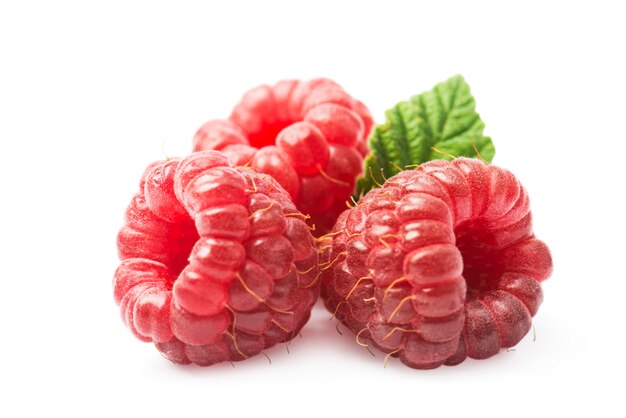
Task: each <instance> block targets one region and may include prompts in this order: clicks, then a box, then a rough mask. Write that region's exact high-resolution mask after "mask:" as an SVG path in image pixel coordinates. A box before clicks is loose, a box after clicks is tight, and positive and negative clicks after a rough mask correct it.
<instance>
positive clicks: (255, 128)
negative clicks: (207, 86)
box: [193, 78, 373, 235]
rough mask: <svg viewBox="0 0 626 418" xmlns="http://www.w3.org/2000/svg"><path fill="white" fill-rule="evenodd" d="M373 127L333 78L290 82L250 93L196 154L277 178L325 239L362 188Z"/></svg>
mask: <svg viewBox="0 0 626 418" xmlns="http://www.w3.org/2000/svg"><path fill="white" fill-rule="evenodd" d="M372 124H373V121H372V117H371V116H370V113H369V111H368V110H367V108H366V107H365V105H364V104H363V103H361V102H359V101H358V100H355V99H353V98H352V97H350V96H349V95H348V94H347V93H346V92H345V91H344V90H343V89H342V88H341V87H340V86H339V85H337V84H336V83H334V82H333V81H331V80H328V79H323V78H320V79H314V80H310V81H297V80H284V81H280V82H278V83H277V84H275V85H274V86H260V87H257V88H254V89H252V90H250V91H249V92H248V93H246V94H245V95H244V96H243V99H242V100H241V102H240V103H239V104H238V105H237V106H235V109H234V110H233V112H232V114H231V115H230V119H229V120H211V121H209V122H207V123H206V124H204V125H203V126H202V127H201V128H200V129H199V130H198V132H197V133H196V135H195V136H194V139H193V149H194V151H201V150H208V149H214V150H219V151H222V152H223V153H224V154H226V155H227V156H228V157H229V159H230V160H231V163H232V164H233V165H236V166H237V165H241V166H243V165H251V166H252V167H253V168H255V169H256V170H258V171H260V172H263V173H266V174H270V175H271V176H273V177H274V178H275V179H276V180H278V182H279V183H280V184H281V185H282V186H283V187H284V188H285V190H287V191H288V192H289V194H290V196H291V197H292V199H293V201H294V202H295V203H296V206H297V207H298V209H299V210H301V211H302V212H304V213H307V214H309V215H310V216H311V219H310V220H309V223H310V224H311V225H315V226H316V232H315V233H316V234H318V235H321V234H324V233H326V232H328V231H329V230H330V229H331V228H332V226H333V225H334V223H335V221H336V220H337V216H338V215H339V214H340V213H341V212H342V211H343V210H344V209H345V202H346V200H347V199H349V197H350V194H351V193H352V191H353V190H354V183H355V181H356V178H357V177H358V176H359V175H360V174H361V172H362V170H363V156H364V155H365V154H366V153H367V145H366V139H367V136H368V134H369V132H370V130H371V128H372Z"/></svg>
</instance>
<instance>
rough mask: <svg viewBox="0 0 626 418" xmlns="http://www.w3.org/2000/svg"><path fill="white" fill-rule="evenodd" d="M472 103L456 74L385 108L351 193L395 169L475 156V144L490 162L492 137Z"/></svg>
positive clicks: (374, 183)
mask: <svg viewBox="0 0 626 418" xmlns="http://www.w3.org/2000/svg"><path fill="white" fill-rule="evenodd" d="M475 107H476V102H475V100H474V97H472V94H471V93H470V88H469V85H468V84H467V83H466V82H465V79H464V78H463V77H462V76H460V75H457V76H454V77H452V78H450V79H448V80H446V81H445V82H443V83H439V84H437V85H436V86H435V88H433V89H432V90H430V91H427V92H424V93H422V94H418V95H417V96H413V97H411V98H410V99H409V100H408V101H405V102H400V103H398V104H397V105H396V106H395V107H393V108H391V109H389V110H388V111H387V112H386V113H385V116H386V122H385V123H384V124H382V125H376V126H375V127H374V129H373V130H372V133H371V135H370V138H369V145H370V150H371V154H370V155H369V156H368V157H367V158H366V159H365V174H364V176H363V177H361V178H359V180H358V181H357V190H356V196H355V198H359V197H360V196H362V195H363V194H365V193H367V192H368V191H369V190H370V189H372V188H373V187H376V186H377V184H382V183H384V181H385V178H389V177H391V176H393V175H394V174H396V173H398V172H399V171H400V168H402V169H404V168H408V167H412V168H414V167H416V166H417V165H419V164H422V163H424V162H426V161H430V160H436V159H443V160H451V159H452V158H453V157H478V155H477V153H476V149H478V152H479V153H480V157H482V159H483V160H485V161H488V162H491V160H492V159H493V156H494V154H495V152H496V150H495V148H494V146H493V143H492V142H491V138H489V137H487V136H483V130H484V129H485V124H484V122H483V121H482V120H481V119H480V116H479V115H478V113H476V110H475ZM474 146H475V147H476V149H474ZM433 148H435V149H436V150H434V149H433ZM437 150H438V151H439V152H438V151H437ZM381 170H382V173H381ZM383 174H384V176H383Z"/></svg>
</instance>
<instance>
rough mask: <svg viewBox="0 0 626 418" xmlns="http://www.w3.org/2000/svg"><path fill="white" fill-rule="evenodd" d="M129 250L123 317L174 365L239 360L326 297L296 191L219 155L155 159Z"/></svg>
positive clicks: (289, 331)
mask: <svg viewBox="0 0 626 418" xmlns="http://www.w3.org/2000/svg"><path fill="white" fill-rule="evenodd" d="M118 252H119V256H120V259H121V260H122V262H121V265H120V266H119V267H118V268H117V270H116V272H115V275H114V281H113V287H114V297H115V301H116V303H117V304H119V305H120V309H121V314H122V319H123V320H124V322H125V323H126V325H127V326H128V327H129V328H130V330H131V331H132V333H133V334H134V335H135V336H136V337H137V338H139V339H140V340H142V341H146V342H150V341H151V342H154V343H155V345H156V347H157V348H158V350H159V351H160V352H161V353H162V354H163V355H164V356H165V357H166V358H168V359H170V360H171V361H173V362H175V363H182V364H187V363H195V364H198V365H201V366H209V365H211V364H214V363H218V362H222V361H239V360H243V359H245V358H248V357H250V356H253V355H255V354H258V353H260V352H261V351H262V350H264V349H266V348H269V347H271V346H273V345H275V344H276V343H279V342H286V341H289V340H291V339H292V338H293V337H294V336H295V335H297V334H298V333H299V332H300V329H301V328H302V327H303V326H304V324H305V323H306V322H307V320H308V319H309V316H310V312H311V308H312V306H313V304H314V303H315V301H316V299H317V296H318V294H319V280H318V253H317V251H316V248H315V239H314V238H313V236H312V235H311V232H310V229H309V226H308V225H307V224H306V223H305V221H304V216H303V215H302V214H301V213H300V212H298V210H297V209H296V207H295V206H294V204H293V203H292V202H291V199H290V197H289V195H288V194H287V192H285V190H284V189H283V188H282V187H281V186H280V185H279V184H278V183H277V182H276V181H275V180H274V179H273V178H272V177H270V176H268V175H265V174H261V173H257V172H256V171H254V170H251V169H245V168H234V167H232V166H230V164H229V162H228V159H227V157H226V156H224V155H223V154H221V153H219V152H217V151H206V152H200V153H195V154H192V155H191V156H190V157H187V158H185V159H184V160H180V159H169V160H166V161H159V162H156V163H153V164H152V165H150V166H149V167H148V169H147V170H146V172H145V173H144V175H143V177H142V180H141V182H140V190H139V193H137V195H136V196H135V197H134V198H133V200H132V202H131V204H130V205H129V207H128V209H127V212H126V221H125V225H124V226H123V227H122V229H121V230H120V232H119V234H118Z"/></svg>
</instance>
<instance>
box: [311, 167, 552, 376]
mask: <svg viewBox="0 0 626 418" xmlns="http://www.w3.org/2000/svg"><path fill="white" fill-rule="evenodd" d="M320 241H321V244H322V247H321V248H320V250H322V249H324V250H325V260H326V263H325V264H322V266H321V267H322V270H323V271H324V274H323V275H322V296H323V297H324V299H325V303H326V306H327V308H328V309H329V310H330V311H332V312H334V313H335V315H336V316H337V318H339V319H340V320H341V321H342V322H343V323H344V324H345V325H346V326H347V327H348V328H350V329H351V330H352V331H353V332H355V333H357V334H358V335H357V341H366V340H369V341H371V342H372V343H373V344H374V345H375V346H376V347H378V348H379V349H380V350H382V351H384V352H386V353H389V355H393V356H399V357H400V360H401V361H402V362H403V363H405V364H406V365H408V366H410V367H414V368H420V369H426V368H434V367H438V366H440V365H441V364H444V363H445V364H448V365H453V364H458V363H460V362H462V361H463V360H464V359H465V358H466V357H467V356H469V357H472V358H476V359H482V358H487V357H490V356H493V355H494V354H496V353H498V351H499V350H500V349H501V348H506V347H512V346H514V345H515V344H517V343H518V342H519V341H520V340H521V339H522V337H523V336H524V335H526V333H527V332H528V330H529V329H530V326H531V317H532V316H534V315H535V313H536V312H537V309H538V307H539V305H540V304H541V301H542V298H543V295H542V291H541V286H540V284H539V283H540V282H541V281H543V280H545V279H547V278H548V277H549V276H550V274H551V271H552V260H551V257H550V252H549V250H548V247H547V246H546V245H545V244H544V243H543V242H541V241H539V240H538V239H536V238H535V236H534V234H533V231H532V222H531V214H530V206H529V201H528V195H527V193H526V190H525V189H524V188H523V187H522V186H521V185H520V183H519V181H518V180H517V179H516V178H515V177H514V176H513V175H512V174H511V173H510V172H508V171H507V170H504V169H501V168H499V167H496V166H490V165H486V164H485V163H483V162H481V161H479V160H476V159H467V158H457V159H456V160H453V161H451V162H448V161H431V162H428V163H425V164H422V165H421V166H420V167H419V168H417V169H416V170H413V171H404V172H401V173H399V174H397V175H396V176H394V177H392V178H390V179H389V180H388V181H387V182H386V183H385V184H384V186H383V187H381V188H379V189H374V190H372V191H370V192H369V193H368V194H367V195H366V196H364V197H363V198H362V199H361V200H360V201H359V204H358V205H357V206H356V207H355V208H354V209H351V210H347V211H345V212H344V213H342V214H341V216H340V217H339V219H338V220H337V223H336V225H335V227H334V230H333V232H332V233H330V234H328V235H326V236H325V237H322V238H321V239H320Z"/></svg>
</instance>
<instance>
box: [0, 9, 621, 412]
mask: <svg viewBox="0 0 626 418" xmlns="http://www.w3.org/2000/svg"><path fill="white" fill-rule="evenodd" d="M11 3H13V4H10V2H2V3H1V6H0V155H1V156H2V160H1V163H0V181H1V188H0V193H1V203H0V246H1V251H0V260H1V264H0V267H1V270H0V275H1V277H2V281H1V288H0V294H1V295H2V302H1V303H0V321H2V322H1V325H2V327H1V330H2V333H1V341H0V382H1V383H2V389H1V393H2V395H1V396H0V397H1V398H2V401H1V402H0V415H2V416H4V417H9V416H11V417H12V416H25V415H27V414H29V415H31V416H32V414H34V413H36V414H38V416H52V415H56V416H61V414H63V415H68V416H74V415H81V416H82V415H85V414H97V415H103V416H115V417H117V416H130V415H135V416H140V415H141V416H148V415H150V416H161V415H163V416H177V417H184V416H194V417H195V416H248V417H252V416H254V417H258V416H266V415H267V416H285V415H287V414H289V415H297V416H300V415H304V416H318V417H319V416H334V415H336V414H339V413H341V414H344V415H349V416H357V417H358V416H368V415H372V416H378V417H395V416H401V415H403V416H424V417H426V416H443V415H447V416H452V415H453V414H454V415H456V416H460V415H462V416H481V417H487V416H502V415H506V416H532V415H539V414H546V413H554V414H556V413H558V414H559V416H566V414H569V413H574V412H576V413H579V412H582V413H587V414H591V413H593V414H594V416H617V415H621V416H624V415H623V414H624V413H626V411H625V409H626V408H625V407H624V400H623V377H624V373H625V372H626V367H625V361H624V356H625V355H624V349H625V346H624V345H625V343H626V338H625V337H624V331H625V326H624V319H626V315H625V314H624V297H625V296H626V295H625V293H626V284H625V282H626V274H625V273H624V261H625V256H624V250H625V249H626V248H625V245H624V238H623V237H624V234H625V233H626V228H625V224H624V213H626V212H625V210H624V209H625V207H624V203H623V199H622V194H623V192H624V181H625V180H626V176H625V175H624V171H623V169H624V163H623V160H624V152H625V151H626V147H625V145H624V143H625V142H626V135H625V133H624V132H625V127H626V123H625V121H626V104H625V101H624V98H625V97H626V84H625V81H624V80H625V78H624V76H625V75H626V66H625V65H624V51H625V49H624V42H625V40H626V29H625V25H624V18H625V13H624V11H623V10H621V9H620V8H619V7H618V2H615V3H613V4H611V3H605V2H600V1H593V2H589V3H587V4H583V3H578V2H564V3H562V4H557V3H548V2H540V3H533V2H528V1H526V2H523V3H520V5H519V6H509V5H504V4H503V3H504V2H498V3H483V2H477V1H471V2H463V3H458V4H457V3H447V2H437V3H436V5H433V4H430V3H429V4H419V3H418V2H408V1H407V2H394V1H385V2H380V3H370V2H365V1H361V2H355V3H352V2H341V4H339V3H340V2H339V1H334V2H327V1H315V2H308V3H307V2H285V3H274V2H270V1H259V2H256V3H251V4H242V3H236V2H229V3H228V5H223V4H221V3H222V2H216V5H215V6H209V5H203V6H199V5H191V4H187V3H186V2H178V5H176V6H173V5H166V4H162V3H160V2H147V3H145V4H141V3H134V2H116V1H106V2H101V4H100V5H99V6H95V5H87V2H75V3H68V2H63V1H54V2H41V3H32V2H28V1H24V2H11ZM206 3H208V2H206ZM223 3H226V2H223ZM432 3H435V2H432ZM217 4H220V5H217ZM457 73H461V74H463V75H464V76H465V77H466V79H467V81H468V82H469V84H470V86H471V87H472V91H473V93H474V96H475V97H476V100H477V104H478V110H479V111H480V113H481V116H482V118H483V119H484V120H485V122H486V125H487V128H486V133H487V134H488V135H490V136H492V137H493V140H494V142H495V144H496V148H497V155H496V158H495V160H494V163H496V164H498V165H501V166H504V167H507V168H509V169H510V170H511V171H513V173H515V174H516V175H517V176H518V177H519V178H520V179H521V180H522V182H523V184H524V185H525V186H526V187H527V189H528V190H529V192H530V196H531V199H532V204H533V213H534V218H535V231H536V233H537V235H538V237H540V238H541V239H543V240H545V241H546V242H547V243H548V244H549V245H550V247H551V249H552V252H553V256H554V263H555V270H554V274H553V276H552V278H551V279H549V280H548V281H547V282H545V286H544V291H545V301H544V304H543V306H542V307H541V309H540V311H539V314H538V315H537V316H536V317H535V320H534V327H535V331H536V341H533V338H532V333H531V335H529V336H527V338H525V339H524V340H523V341H522V342H521V343H520V344H519V345H518V346H517V347H516V350H515V351H510V352H503V353H501V354H500V355H498V356H496V357H494V358H491V359H489V360H485V361H474V360H468V361H466V362H465V363H463V364H461V365H460V366H457V367H442V368H439V369H437V370H433V371H416V370H412V369H409V368H407V367H405V366H403V365H402V364H401V363H400V362H398V361H397V360H392V361H390V362H389V364H388V367H387V368H386V369H385V368H383V356H382V355H381V354H380V353H377V355H376V358H372V357H371V356H370V355H369V354H368V353H367V352H366V351H365V350H364V349H362V348H361V347H359V346H358V345H356V344H355V342H354V337H353V336H352V335H350V334H349V333H348V332H346V331H345V330H344V335H343V336H340V335H338V334H337V332H336V330H335V323H334V322H330V321H328V320H327V319H328V317H329V314H328V313H327V312H325V311H323V310H321V309H317V310H316V311H315V312H314V315H313V318H312V320H311V321H310V323H309V324H308V325H307V326H306V327H305V329H304V330H303V332H302V338H301V339H296V340H295V341H294V342H293V343H292V344H291V346H290V351H291V353H290V354H287V351H286V349H285V346H284V345H280V346H278V347H275V348H272V349H271V350H268V351H267V352H266V354H267V355H268V356H269V357H270V358H271V360H272V364H271V365H270V364H269V362H268V360H267V359H266V358H265V357H264V356H257V357H255V358H253V359H250V360H248V361H245V362H241V363H237V364H236V365H235V367H234V368H232V367H231V365H229V364H228V363H226V364H223V365H217V366H214V367H210V368H206V369H200V368H195V367H180V366H174V365H173V364H171V363H169V362H168V361H166V360H164V359H163V358H161V356H160V355H159V353H158V352H157V351H156V350H155V349H154V348H153V347H152V346H151V345H149V344H144V343H141V342H139V341H138V340H135V339H134V338H133V337H132V336H131V334H130V333H129V332H128V330H127V329H126V328H125V327H124V325H123V324H122V322H121V321H120V318H119V312H118V308H117V307H116V306H115V303H114V302H113V297H112V289H111V277H112V273H113V271H114V269H115V268H116V265H117V263H118V261H117V257H116V250H115V235H116V232H117V229H118V228H119V227H120V226H121V222H122V214H123V211H124V209H125V207H126V205H127V203H128V201H129V199H130V197H131V195H132V194H133V193H134V191H135V190H136V188H137V182H138V178H139V176H140V174H141V173H142V171H143V168H144V167H145V166H146V165H147V164H148V163H149V162H151V161H153V160H155V159H161V158H163V157H164V156H165V155H169V156H172V155H183V154H185V153H187V152H188V151H189V149H190V146H191V142H190V140H191V137H192V135H193V133H194V132H195V130H196V129H197V128H198V127H199V126H200V125H201V124H202V123H203V122H204V121H205V120H207V119H210V118H216V117H226V116H227V115H228V113H229V112H230V109H231V108H232V106H233V105H234V104H235V103H236V102H237V101H238V100H239V98H240V96H241V95H242V94H243V93H244V92H245V91H246V90H247V89H249V88H251V87H253V86H256V85H258V84H261V83H273V82H276V81H277V80H279V79H282V78H302V79H307V78H311V77H317V76H327V77H330V78H333V79H335V80H336V81H337V82H339V83H340V84H341V85H343V86H344V87H345V88H346V90H347V91H348V92H349V93H351V94H352V95H354V96H355V97H357V98H359V99H361V100H362V101H364V102H365V103H366V104H368V105H369V107H370V109H371V110H372V112H373V114H374V117H375V119H376V120H377V121H378V122H381V121H383V120H384V110H385V109H386V108H388V107H390V106H392V105H393V104H395V103H396V102H397V101H399V100H401V99H405V98H408V97H409V96H411V95H412V94H415V93H419V92H421V91H423V90H426V89H429V88H431V87H432V86H433V85H434V84H435V83H437V82H439V81H442V80H444V79H446V78H447V77H449V76H451V75H454V74H457ZM318 308H319V307H318ZM434 414H438V415H434Z"/></svg>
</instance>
